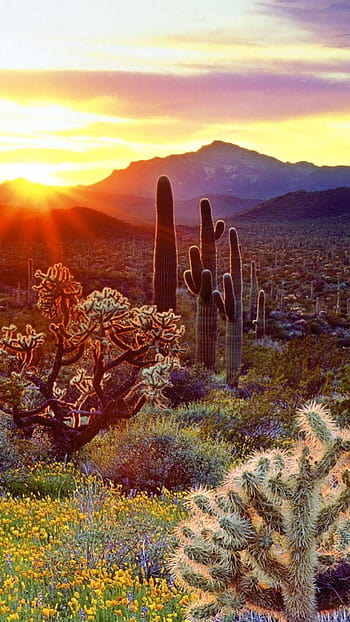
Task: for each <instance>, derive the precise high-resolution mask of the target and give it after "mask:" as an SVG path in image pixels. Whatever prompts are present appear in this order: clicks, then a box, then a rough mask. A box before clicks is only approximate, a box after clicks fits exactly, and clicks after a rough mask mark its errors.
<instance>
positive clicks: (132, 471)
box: [80, 414, 231, 493]
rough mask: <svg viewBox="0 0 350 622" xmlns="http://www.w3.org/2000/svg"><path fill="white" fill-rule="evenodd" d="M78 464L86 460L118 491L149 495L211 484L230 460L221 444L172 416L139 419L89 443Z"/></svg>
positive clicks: (227, 452) (139, 417) (219, 476)
mask: <svg viewBox="0 0 350 622" xmlns="http://www.w3.org/2000/svg"><path fill="white" fill-rule="evenodd" d="M80 460H85V461H86V460H87V461H91V463H92V465H93V466H92V468H93V469H96V470H97V472H98V473H100V474H101V475H102V477H104V478H108V479H110V480H111V481H112V482H114V483H115V484H120V485H121V486H122V488H123V490H124V491H130V490H144V491H148V492H152V493H157V492H160V491H161V490H162V489H163V488H165V489H167V490H172V491H179V490H185V489H188V488H190V487H192V486H196V485H205V486H216V485H217V483H218V482H220V481H221V479H222V477H223V475H224V472H225V470H226V469H227V468H228V467H229V465H230V462H231V455H230V451H229V446H228V444H227V443H225V442H223V441H220V440H217V441H216V442H215V443H213V442H212V440H205V439H203V438H201V436H200V431H199V430H198V429H195V428H192V427H186V428H185V427H181V425H180V424H179V422H178V421H176V419H175V417H173V416H162V417H160V416H153V417H152V416H151V415H149V414H143V415H139V416H138V417H136V418H135V419H133V420H131V421H130V422H129V423H127V424H126V425H125V426H123V427H120V428H117V429H111V430H110V431H109V432H108V433H107V434H105V435H103V436H99V437H98V438H96V439H94V440H93V441H92V442H91V443H90V444H89V446H88V447H87V448H86V450H85V451H84V452H82V453H81V456H80Z"/></svg>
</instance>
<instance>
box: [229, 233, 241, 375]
mask: <svg viewBox="0 0 350 622" xmlns="http://www.w3.org/2000/svg"><path fill="white" fill-rule="evenodd" d="M229 244H230V273H231V277H232V285H233V291H234V294H235V319H234V323H233V333H234V338H233V344H234V349H235V356H234V361H235V366H236V372H238V371H239V368H240V366H241V362H242V345H243V276H242V256H241V247H240V244H239V239H238V233H237V230H236V229H235V228H234V227H231V228H230V230H229Z"/></svg>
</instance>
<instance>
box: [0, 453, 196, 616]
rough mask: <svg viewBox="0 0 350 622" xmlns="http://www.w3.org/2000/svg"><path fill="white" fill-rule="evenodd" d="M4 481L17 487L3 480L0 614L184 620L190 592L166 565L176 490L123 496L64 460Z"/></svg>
mask: <svg viewBox="0 0 350 622" xmlns="http://www.w3.org/2000/svg"><path fill="white" fill-rule="evenodd" d="M50 482H51V488H50ZM53 482H54V483H55V486H52V483H53ZM67 482H68V483H69V485H68V486H67ZM64 483H65V485H64ZM5 484H6V486H7V488H11V490H12V489H15V490H16V495H14V493H13V492H9V490H7V491H6V486H5V487H4V486H3V489H2V496H1V497H0V621H1V622H2V621H6V622H10V621H11V620H20V621H22V622H39V621H42V620H46V621H49V620H62V621H63V620H72V621H73V620H77V621H78V620H79V621H82V620H97V621H101V622H102V621H106V622H107V621H108V622H109V621H111V620H125V621H128V622H142V621H145V622H146V621H147V622H184V621H185V619H186V616H185V613H184V605H186V602H187V600H188V596H187V595H186V594H184V593H183V592H180V591H179V590H178V589H177V588H176V587H175V586H174V585H173V584H172V581H171V577H169V574H168V571H167V567H166V564H167V558H168V556H169V554H170V553H171V549H172V547H173V545H174V541H173V535H172V533H173V529H174V526H175V524H176V523H177V522H178V521H179V520H180V519H181V518H183V516H184V509H183V505H182V500H181V497H180V496H179V495H172V494H170V493H169V494H165V495H162V496H159V497H150V496H147V495H145V494H142V493H138V494H136V495H135V496H129V497H125V496H123V495H122V494H121V493H120V492H118V491H116V490H113V489H112V488H108V487H105V486H104V485H103V484H102V483H101V482H99V481H98V480H97V479H95V478H92V477H82V476H76V475H75V473H74V470H73V469H71V468H70V467H63V466H61V465H52V466H51V467H43V466H36V467H34V468H33V469H32V472H31V473H30V476H29V477H27V478H24V477H23V474H22V473H21V472H20V471H17V472H16V471H13V472H12V473H11V479H9V476H7V481H6V482H5ZM44 484H45V485H46V488H45V485H44ZM69 487H71V488H72V490H69ZM47 489H49V490H50V495H49V494H46V492H47Z"/></svg>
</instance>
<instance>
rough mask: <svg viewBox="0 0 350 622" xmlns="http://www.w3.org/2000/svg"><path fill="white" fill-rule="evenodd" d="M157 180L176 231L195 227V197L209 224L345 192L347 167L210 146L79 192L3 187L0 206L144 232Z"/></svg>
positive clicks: (135, 166)
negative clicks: (113, 221)
mask: <svg viewBox="0 0 350 622" xmlns="http://www.w3.org/2000/svg"><path fill="white" fill-rule="evenodd" d="M160 175H167V176H168V177H169V178H170V180H171V183H172V187H173V194H174V200H175V206H176V218H177V222H178V223H179V224H181V223H183V224H196V223H197V222H198V218H199V216H198V213H199V207H198V205H199V200H200V198H203V197H208V198H210V199H211V201H212V207H213V213H214V216H215V218H220V217H227V216H229V215H235V214H238V213H241V212H243V211H245V210H247V209H250V208H251V207H253V206H254V205H256V204H258V203H262V202H263V201H266V200H270V199H272V198H274V197H278V196H282V195H285V194H287V193H291V192H297V191H302V190H303V191H306V192H316V191H323V190H328V189H335V188H337V187H350V166H345V165H338V166H333V167H331V166H316V165H314V164H312V163H310V162H306V161H300V162H297V163H294V164H292V163H290V162H282V161H280V160H278V159H277V158H275V157H273V156H269V155H264V154H260V153H259V152H257V151H253V150H249V149H245V148H243V147H240V146H239V145H236V144H233V143H227V142H225V141H220V140H217V141H213V142H212V143H211V144H209V145H203V146H202V147H201V148H200V149H198V150H197V151H189V152H186V153H183V154H172V155H169V156H165V157H159V156H157V157H155V158H151V159H149V160H139V161H135V162H131V163H130V164H129V166H128V167H126V168H124V169H117V170H114V171H113V172H112V173H111V174H110V175H109V176H107V177H106V178H104V179H102V180H100V181H99V182H96V183H94V184H90V185H85V186H83V185H79V186H71V187H58V186H56V187H54V188H51V187H46V186H44V185H42V184H32V187H33V192H32V193H31V186H30V183H29V182H25V183H24V182H23V180H17V181H15V182H4V183H3V184H0V205H8V206H12V207H16V208H20V207H22V206H27V207H28V208H29V207H30V208H32V209H34V208H36V207H38V208H41V209H49V210H51V209H54V208H63V209H68V208H72V207H75V206H80V207H87V208H90V209H95V210H98V211H101V212H104V213H107V214H109V215H111V216H114V217H116V218H118V219H120V220H122V221H126V222H130V223H134V224H139V223H140V224H151V223H154V220H155V210H154V195H155V189H156V183H157V179H158V177H159V176H160ZM20 186H22V189H21V187H20ZM23 186H24V188H23ZM21 192H22V194H21Z"/></svg>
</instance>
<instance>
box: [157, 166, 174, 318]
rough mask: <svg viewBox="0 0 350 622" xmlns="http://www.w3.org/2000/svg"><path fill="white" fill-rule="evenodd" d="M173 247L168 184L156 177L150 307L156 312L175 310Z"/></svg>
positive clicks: (170, 190)
mask: <svg viewBox="0 0 350 622" xmlns="http://www.w3.org/2000/svg"><path fill="white" fill-rule="evenodd" d="M176 287H177V246H176V233H175V225H174V202H173V194H172V189H171V184H170V181H169V179H168V177H166V176H165V175H162V176H161V177H159V179H158V182H157V192H156V232H155V245H154V258H153V304H155V305H156V306H157V309H158V311H168V310H169V309H173V311H174V312H175V311H176Z"/></svg>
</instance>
